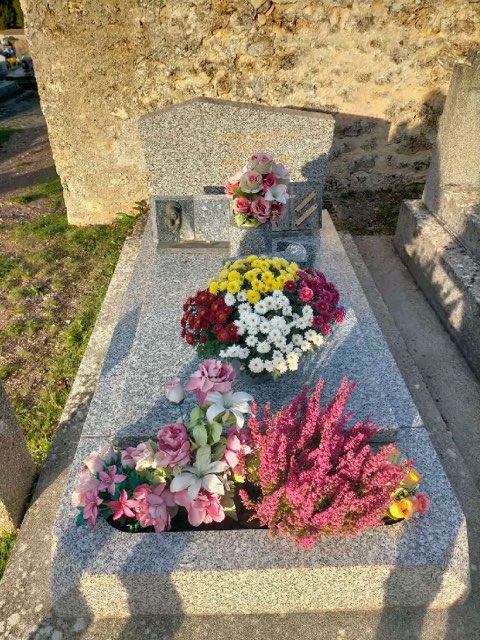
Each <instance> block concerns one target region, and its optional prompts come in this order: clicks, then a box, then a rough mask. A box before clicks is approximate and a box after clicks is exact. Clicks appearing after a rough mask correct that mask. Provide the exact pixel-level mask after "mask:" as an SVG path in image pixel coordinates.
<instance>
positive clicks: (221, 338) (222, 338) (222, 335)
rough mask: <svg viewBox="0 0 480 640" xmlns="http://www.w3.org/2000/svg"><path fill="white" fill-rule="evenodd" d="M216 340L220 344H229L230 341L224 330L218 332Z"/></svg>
mask: <svg viewBox="0 0 480 640" xmlns="http://www.w3.org/2000/svg"><path fill="white" fill-rule="evenodd" d="M217 338H218V340H219V342H222V343H225V342H229V340H230V336H229V335H228V331H227V330H226V329H222V330H221V331H219V332H218V334H217Z"/></svg>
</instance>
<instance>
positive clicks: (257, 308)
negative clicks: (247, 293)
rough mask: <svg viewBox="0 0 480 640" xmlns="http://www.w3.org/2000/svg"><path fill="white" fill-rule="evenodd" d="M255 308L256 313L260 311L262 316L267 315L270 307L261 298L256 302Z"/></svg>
mask: <svg viewBox="0 0 480 640" xmlns="http://www.w3.org/2000/svg"><path fill="white" fill-rule="evenodd" d="M254 309H255V313H259V314H260V315H262V316H263V315H265V314H266V313H267V311H268V307H267V305H266V304H265V302H264V301H263V300H259V301H258V302H257V303H256V304H255V307H254Z"/></svg>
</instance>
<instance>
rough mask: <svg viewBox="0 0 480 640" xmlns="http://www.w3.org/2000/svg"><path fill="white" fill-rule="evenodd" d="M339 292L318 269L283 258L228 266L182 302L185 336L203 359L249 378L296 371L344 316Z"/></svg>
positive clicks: (263, 258)
mask: <svg viewBox="0 0 480 640" xmlns="http://www.w3.org/2000/svg"><path fill="white" fill-rule="evenodd" d="M339 300H340V295H339V293H338V291H337V288H336V287H335V285H334V284H333V283H332V282H328V281H327V279H326V278H325V276H324V274H323V273H321V272H320V271H317V270H310V269H304V270H301V269H299V267H298V265H297V264H296V263H295V262H288V261H287V260H285V259H284V258H278V257H275V258H267V257H266V256H260V257H259V256H249V257H248V258H245V259H240V260H236V261H235V262H233V263H232V262H226V263H225V265H224V267H223V269H222V271H221V272H220V273H219V274H218V276H217V277H215V278H212V279H211V280H210V282H209V288H208V289H206V290H202V291H197V292H196V293H195V294H194V295H193V296H191V297H190V298H188V299H187V300H186V302H185V304H184V305H183V311H184V313H183V317H182V320H181V326H182V331H181V335H182V338H184V339H185V340H186V342H187V343H188V344H190V345H192V346H195V347H196V348H197V352H198V354H199V355H200V356H201V357H207V356H219V357H220V358H225V359H227V360H229V361H232V363H233V364H234V365H235V366H236V367H237V369H238V370H239V371H241V372H245V373H246V374H248V375H249V376H251V377H253V378H258V377H259V376H261V377H262V379H264V378H268V377H269V376H270V375H271V376H272V377H273V378H274V379H276V378H278V376H280V375H282V374H284V373H286V372H287V371H296V370H297V369H298V364H299V361H300V359H301V358H302V357H304V356H305V355H307V354H308V353H312V352H314V351H317V350H318V349H320V348H321V347H322V345H323V343H324V342H325V339H326V337H327V336H328V335H329V334H330V332H331V328H332V326H333V325H336V324H339V323H340V322H342V321H343V320H344V318H345V309H344V308H343V307H341V306H340V305H339Z"/></svg>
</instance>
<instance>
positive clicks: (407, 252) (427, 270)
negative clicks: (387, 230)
mask: <svg viewBox="0 0 480 640" xmlns="http://www.w3.org/2000/svg"><path fill="white" fill-rule="evenodd" d="M394 243H395V248H396V249H397V251H398V252H399V255H400V257H401V258H402V260H403V261H404V262H405V264H406V265H407V267H408V269H409V270H410V272H411V273H412V275H413V276H414V278H415V280H416V281H417V282H418V284H419V285H420V286H421V288H422V289H423V291H424V293H425V295H426V296H427V298H428V300H429V301H430V303H431V304H432V306H433V307H434V309H435V311H436V312H437V313H438V315H439V317H440V318H441V319H442V321H443V322H444V324H445V326H446V327H447V328H448V330H449V332H450V333H451V335H452V336H453V338H454V339H455V341H456V342H457V344H458V346H459V347H460V349H461V350H462V352H463V353H464V355H465V358H466V359H467V360H468V362H469V364H470V366H471V367H472V369H473V370H474V371H475V372H476V374H477V376H480V262H477V261H476V260H474V259H473V258H472V256H471V255H470V254H469V253H468V252H467V251H466V249H465V247H464V246H463V245H462V244H460V243H459V242H458V240H456V238H454V237H453V236H452V235H450V234H449V233H448V231H447V230H446V229H445V227H444V226H443V225H441V224H440V223H439V222H438V221H437V219H436V218H435V216H433V215H432V214H430V213H429V211H428V210H427V209H425V208H423V207H422V206H421V202H420V201H410V200H406V201H404V202H403V203H402V206H401V209H400V215H399V219H398V224H397V230H396V233H395V240H394Z"/></svg>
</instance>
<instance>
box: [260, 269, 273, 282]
mask: <svg viewBox="0 0 480 640" xmlns="http://www.w3.org/2000/svg"><path fill="white" fill-rule="evenodd" d="M262 281H263V282H265V284H272V282H273V281H274V277H273V273H272V272H271V271H265V272H264V273H262Z"/></svg>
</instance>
